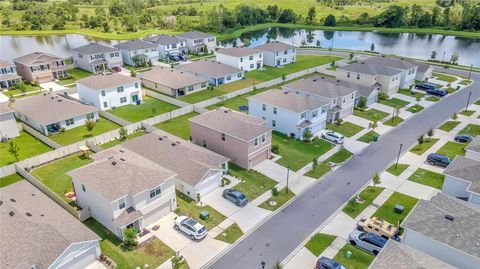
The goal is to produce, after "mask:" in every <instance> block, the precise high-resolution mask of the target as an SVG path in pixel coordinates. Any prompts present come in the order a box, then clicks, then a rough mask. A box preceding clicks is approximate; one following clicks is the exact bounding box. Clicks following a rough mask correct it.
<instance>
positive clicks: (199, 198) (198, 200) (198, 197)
mask: <svg viewBox="0 0 480 269" xmlns="http://www.w3.org/2000/svg"><path fill="white" fill-rule="evenodd" d="M200 200H201V197H200V193H199V192H197V203H200Z"/></svg>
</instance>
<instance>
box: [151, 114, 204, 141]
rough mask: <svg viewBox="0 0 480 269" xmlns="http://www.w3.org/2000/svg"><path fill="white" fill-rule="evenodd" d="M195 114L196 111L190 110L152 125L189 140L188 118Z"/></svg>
mask: <svg viewBox="0 0 480 269" xmlns="http://www.w3.org/2000/svg"><path fill="white" fill-rule="evenodd" d="M196 115H198V113H196V112H190V113H188V114H185V115H182V116H180V117H176V118H173V119H171V120H167V121H164V122H160V123H157V124H155V125H154V126H155V127H157V128H159V129H162V130H164V131H166V132H169V133H171V134H173V135H176V136H178V137H181V138H183V139H185V140H190V123H189V122H188V119H189V118H191V117H193V116H196Z"/></svg>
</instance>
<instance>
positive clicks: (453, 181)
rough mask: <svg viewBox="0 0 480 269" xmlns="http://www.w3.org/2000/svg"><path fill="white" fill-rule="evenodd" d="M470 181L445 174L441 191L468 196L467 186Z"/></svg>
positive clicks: (458, 195)
mask: <svg viewBox="0 0 480 269" xmlns="http://www.w3.org/2000/svg"><path fill="white" fill-rule="evenodd" d="M469 185H470V182H467V181H465V180H461V179H458V178H455V177H452V176H449V175H445V180H444V181H443V187H442V193H444V194H446V195H450V196H453V197H465V198H466V197H468V192H467V188H468V186H469Z"/></svg>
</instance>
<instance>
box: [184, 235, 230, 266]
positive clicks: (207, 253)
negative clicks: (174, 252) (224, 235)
mask: <svg viewBox="0 0 480 269" xmlns="http://www.w3.org/2000/svg"><path fill="white" fill-rule="evenodd" d="M227 247H228V244H227V243H225V242H222V241H219V240H215V239H213V238H211V237H210V236H207V237H205V238H204V239H202V240H200V241H194V242H193V241H192V243H191V244H190V245H188V246H187V247H186V248H184V249H183V250H181V251H180V254H181V255H183V257H184V258H185V259H186V260H187V262H188V265H189V266H190V268H192V269H193V268H200V267H202V266H203V265H204V264H206V263H207V262H208V261H209V260H211V259H212V258H213V257H215V256H216V255H217V254H218V253H220V252H221V251H222V250H224V249H225V248H227Z"/></svg>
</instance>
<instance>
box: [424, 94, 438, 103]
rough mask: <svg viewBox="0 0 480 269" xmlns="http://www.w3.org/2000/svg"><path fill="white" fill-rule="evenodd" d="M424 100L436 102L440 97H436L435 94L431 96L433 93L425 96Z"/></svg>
mask: <svg viewBox="0 0 480 269" xmlns="http://www.w3.org/2000/svg"><path fill="white" fill-rule="evenodd" d="M425 100H427V101H430V102H438V101H440V98H438V97H436V96H433V95H430V96H428V97H427V98H425Z"/></svg>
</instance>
